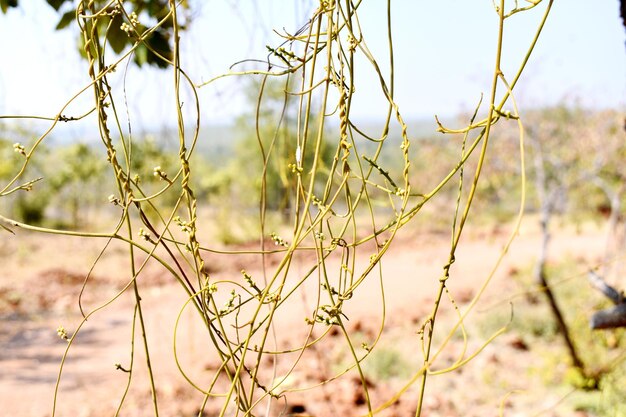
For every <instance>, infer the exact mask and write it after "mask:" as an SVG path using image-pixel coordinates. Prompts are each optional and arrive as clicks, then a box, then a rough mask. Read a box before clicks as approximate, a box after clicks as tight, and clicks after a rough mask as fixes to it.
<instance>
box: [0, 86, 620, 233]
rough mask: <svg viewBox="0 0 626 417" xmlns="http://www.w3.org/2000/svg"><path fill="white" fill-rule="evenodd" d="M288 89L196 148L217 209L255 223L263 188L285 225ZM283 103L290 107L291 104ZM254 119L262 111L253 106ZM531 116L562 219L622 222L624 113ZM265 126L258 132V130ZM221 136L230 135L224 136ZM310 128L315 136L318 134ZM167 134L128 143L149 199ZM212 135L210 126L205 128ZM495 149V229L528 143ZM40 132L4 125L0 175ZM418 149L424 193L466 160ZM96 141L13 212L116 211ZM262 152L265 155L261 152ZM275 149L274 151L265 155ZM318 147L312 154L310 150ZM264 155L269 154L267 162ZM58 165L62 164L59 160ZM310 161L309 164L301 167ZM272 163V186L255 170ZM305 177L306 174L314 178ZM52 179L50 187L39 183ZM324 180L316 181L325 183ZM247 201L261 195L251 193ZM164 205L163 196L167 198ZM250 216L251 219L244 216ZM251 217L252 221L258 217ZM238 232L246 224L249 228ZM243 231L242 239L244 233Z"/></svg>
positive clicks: (68, 219)
mask: <svg viewBox="0 0 626 417" xmlns="http://www.w3.org/2000/svg"><path fill="white" fill-rule="evenodd" d="M285 89H286V88H285V85H284V84H282V85H281V84H279V83H277V82H275V83H274V84H272V83H270V84H268V85H266V86H265V93H264V95H263V96H262V97H261V98H260V100H259V98H258V97H255V96H256V95H258V91H259V90H258V85H255V84H252V85H251V86H250V88H249V89H248V91H249V94H250V96H251V100H250V101H249V102H252V103H262V108H263V109H264V111H263V112H261V113H260V117H259V126H258V128H257V126H250V125H246V124H245V123H244V120H249V117H244V116H242V118H241V119H239V120H238V121H237V123H236V124H235V125H234V126H232V127H231V128H230V129H227V132H228V131H230V135H229V136H230V137H233V138H236V140H234V141H229V140H225V139H224V138H222V137H209V136H207V137H203V138H201V142H202V141H210V142H211V143H215V142H225V143H226V145H222V146H224V147H225V149H224V150H223V152H220V153H219V154H216V155H214V154H212V153H210V152H205V151H204V150H202V149H200V150H199V152H197V153H195V154H194V157H193V159H192V164H193V166H194V175H193V176H192V178H191V181H192V183H193V186H194V189H195V190H196V193H197V196H198V198H199V199H201V200H203V201H206V202H207V203H208V206H209V207H210V208H211V209H212V210H213V209H214V210H216V215H217V217H218V218H219V217H220V214H219V210H222V211H224V210H226V213H222V217H223V215H226V214H228V213H229V212H231V211H232V210H237V212H238V213H239V214H240V215H243V217H240V218H244V219H245V217H246V216H249V217H250V218H251V219H252V218H256V217H258V215H259V204H260V203H259V202H260V199H261V195H262V188H263V187H265V190H266V195H267V197H266V200H265V202H264V204H265V208H266V209H267V211H268V215H269V216H270V217H272V216H273V218H274V219H275V222H277V223H280V219H281V218H282V216H281V213H285V212H288V211H289V210H290V208H291V207H292V204H293V199H294V198H296V192H295V190H296V184H295V183H294V182H295V181H296V178H297V177H296V176H295V175H292V173H291V171H290V170H292V169H293V166H294V164H295V162H296V153H297V149H296V140H295V136H296V132H293V131H291V130H290V129H289V128H287V127H286V126H292V125H294V123H292V122H289V123H287V120H288V119H289V118H292V117H295V116H294V113H295V111H296V110H297V109H295V104H296V103H295V101H294V102H293V103H291V102H289V98H288V97H287V96H286V94H285ZM283 107H284V110H283ZM246 112H247V113H246V115H247V116H249V115H250V114H251V113H254V112H256V106H251V107H250V108H249V109H247V111H246ZM525 123H526V125H527V126H529V128H528V129H527V137H528V138H529V139H528V140H529V141H530V138H533V139H532V140H535V141H538V142H540V143H541V144H542V147H543V151H544V153H545V154H546V155H547V159H548V160H549V162H550V164H551V165H550V166H549V167H548V168H547V169H548V171H549V174H548V175H549V178H548V179H546V181H549V183H547V184H548V187H552V189H558V190H560V192H559V193H558V195H556V197H555V199H554V201H553V202H551V204H552V205H553V207H552V209H553V210H554V211H555V214H556V215H558V216H559V218H564V219H566V221H571V222H574V223H584V222H586V221H593V222H596V223H597V224H604V223H605V222H606V220H607V219H609V218H610V217H611V215H612V214H613V218H614V223H615V224H612V225H611V227H612V228H613V229H616V230H617V229H618V227H619V225H620V224H622V222H623V217H624V216H623V207H624V204H625V203H626V202H625V201H624V200H625V199H626V192H625V191H626V190H625V188H626V187H625V186H624V184H625V181H624V178H625V177H626V168H624V164H623V161H624V160H625V159H626V139H625V138H624V131H623V130H622V129H621V123H622V120H621V116H620V114H619V113H618V112H616V111H608V110H607V111H602V112H597V111H588V110H585V109H581V108H568V107H565V106H558V107H555V108H549V109H540V110H536V111H533V112H530V113H529V114H528V115H527V117H526V119H525ZM328 129H329V132H326V133H325V137H329V138H332V137H333V133H332V129H333V127H330V128H328ZM257 132H258V133H257ZM220 134H221V135H223V134H224V133H223V132H222V133H220ZM313 134H314V132H313ZM168 135H170V134H169V133H168V132H161V133H155V132H152V133H147V134H145V135H143V137H140V138H139V139H140V140H136V141H135V142H134V144H133V147H132V166H131V168H130V170H131V175H130V177H131V178H133V177H134V178H135V179H136V180H137V181H139V184H140V187H141V189H142V190H143V192H144V194H145V195H152V194H154V193H157V192H159V190H161V189H162V188H163V186H164V183H163V180H162V179H161V178H159V177H158V176H155V175H154V168H155V167H160V169H161V171H162V172H164V173H165V174H166V175H167V176H168V178H173V177H174V176H175V175H176V171H175V170H176V169H177V168H176V166H177V165H176V155H175V153H174V152H172V149H170V148H171V145H169V143H170V140H169V138H168ZM209 135H210V132H209ZM495 135H496V136H494V138H495V140H494V141H493V142H492V143H491V145H490V146H492V147H493V148H494V149H493V150H492V152H491V154H490V155H491V157H490V159H487V161H486V165H485V168H484V174H483V177H482V178H483V180H482V182H481V183H479V186H480V188H481V189H480V193H479V196H480V198H479V199H477V201H476V203H475V204H476V206H475V211H474V214H473V216H475V219H476V220H475V221H477V222H478V223H483V224H491V225H496V226H497V224H500V223H506V222H509V221H511V220H512V219H513V218H514V216H515V215H516V214H517V210H518V207H517V204H518V203H517V202H518V201H519V193H520V190H519V185H520V176H521V172H520V168H519V159H520V150H519V142H518V137H517V130H516V126H514V125H513V124H512V123H511V124H508V125H507V124H503V125H502V126H498V128H497V129H496V131H495ZM34 136H35V135H33V132H30V131H29V130H27V129H23V128H16V127H14V126H8V125H0V156H1V157H2V160H3V164H1V165H0V180H1V181H2V182H3V183H6V182H7V181H8V180H11V179H12V178H13V177H14V176H15V175H16V174H17V172H18V171H19V169H20V168H21V165H22V162H23V158H22V157H21V155H19V154H18V153H17V152H15V151H14V148H13V144H14V143H23V144H25V145H26V146H28V140H29V138H32V137H34ZM418 139H419V140H418V142H417V146H415V147H414V148H413V152H415V156H414V157H413V160H414V161H415V163H414V164H413V166H412V167H411V168H412V171H411V182H412V184H414V185H413V189H414V190H417V192H420V191H422V190H428V189H431V188H432V187H433V186H434V185H435V184H434V181H437V179H439V178H441V177H442V176H444V175H445V174H447V173H448V172H449V171H450V170H452V169H453V168H454V165H455V164H456V161H457V160H458V159H459V157H460V156H459V155H456V154H455V148H456V147H457V144H456V143H455V142H454V139H452V140H451V139H450V138H449V136H445V137H444V136H440V135H438V134H437V133H435V132H433V133H432V135H430V136H424V137H421V138H418ZM388 140H389V141H390V142H392V143H393V142H397V143H398V144H399V143H400V138H399V136H397V135H394V134H393V132H391V134H390V137H389V138H388ZM95 143H96V142H95V141H94V140H92V139H90V138H85V140H84V141H82V142H80V143H65V144H57V145H52V146H47V147H44V148H43V149H42V151H41V153H40V154H39V157H38V158H35V159H33V160H32V161H31V162H30V164H29V165H28V168H27V171H26V176H25V177H24V178H28V179H29V180H33V179H36V178H39V177H42V178H43V179H42V180H41V181H40V182H38V183H35V184H34V185H33V190H32V191H29V192H19V193H13V194H11V195H10V196H8V198H6V199H4V200H3V201H5V204H8V206H9V207H8V208H9V211H8V213H9V214H10V215H13V216H14V217H15V218H16V219H17V220H22V221H25V222H27V223H32V224H44V223H46V222H47V223H49V224H55V225H64V224H65V225H68V226H80V227H86V226H88V225H87V224H86V223H88V220H89V219H90V218H93V219H98V218H100V217H102V216H106V215H107V210H110V208H109V207H107V205H106V204H104V205H103V204H101V203H102V202H103V201H104V202H105V201H106V199H107V196H108V195H109V194H111V193H113V192H114V184H113V182H112V180H111V179H110V176H108V175H107V168H106V155H105V154H103V153H101V151H100V150H99V149H98V148H97V147H96V146H95ZM394 148H395V147H394V146H389V147H387V148H386V150H383V154H381V156H380V158H379V163H380V165H381V166H385V168H386V169H389V175H390V176H391V177H392V178H393V177H394V176H395V175H399V171H400V167H393V166H389V165H388V164H386V162H385V161H387V160H392V155H387V154H386V153H390V152H394ZM335 149H336V148H335V146H334V145H333V144H332V143H329V141H325V142H324V143H323V145H322V149H321V163H322V167H321V169H322V170H323V169H327V168H328V167H329V166H330V165H331V164H332V163H333V160H334V159H335V158H337V157H338V156H337V155H336V154H335ZM259 150H261V151H262V152H259ZM270 153H271V154H272V157H271V158H270V157H269V156H268V155H269V154H270ZM536 153H537V150H536V148H534V147H533V146H530V145H529V144H528V143H527V144H526V145H525V154H526V155H525V158H526V160H527V175H528V176H529V181H528V190H527V193H528V195H529V198H528V199H527V203H526V212H527V213H536V212H538V211H539V210H540V209H541V201H540V200H539V193H538V189H537V182H536V181H535V180H536V178H537V169H536V167H535V166H534V165H533V163H532V158H534V157H535V155H536ZM308 154H310V152H308V153H306V155H308ZM262 155H265V156H266V157H265V160H264V158H263V157H262ZM50 161H54V162H53V163H51V162H50ZM474 163H475V161H474V160H472V159H470V160H469V161H468V165H467V167H468V168H467V169H468V170H471V169H472V164H474ZM304 165H305V166H310V165H308V164H304ZM264 169H265V171H266V173H267V175H266V176H265V184H263V182H262V181H263V180H262V178H263V177H262V176H259V175H257V173H259V172H262V171H263V170H264ZM307 174H308V173H302V176H303V177H304V178H305V179H306V176H307ZM43 184H46V186H43ZM322 185H323V184H320V187H321V186H322ZM178 191H179V190H177V187H176V186H174V187H172V188H171V189H169V190H168V191H167V192H165V193H164V194H163V195H162V196H161V197H160V198H161V200H162V203H163V204H165V205H166V206H173V205H174V203H175V201H176V198H177V196H178ZM456 193H457V188H456V186H455V185H454V184H450V185H449V186H446V187H445V188H444V189H443V190H442V192H441V193H440V194H439V195H438V196H437V197H436V198H435V200H434V201H433V204H432V205H431V206H429V207H426V208H425V209H424V210H425V213H424V215H425V217H426V218H428V222H427V223H428V224H429V225H430V226H432V227H435V228H436V225H437V224H439V223H440V224H442V225H445V224H446V221H447V220H448V218H449V216H450V214H451V213H452V211H451V210H452V207H453V205H454V204H453V202H454V200H455V199H456ZM371 194H372V195H371V198H372V199H373V200H374V201H375V200H376V199H378V200H379V201H380V202H381V204H380V206H383V204H382V203H384V202H385V201H383V200H382V199H387V198H388V197H387V196H386V194H385V193H384V192H380V193H378V194H377V193H376V192H375V191H374V192H372V193H371ZM250 196H255V198H251V197H250ZM161 200H160V201H161ZM244 223H245V221H244ZM253 223H254V222H253V221H250V224H253ZM242 229H246V227H245V226H243V227H242ZM228 234H229V233H228V232H227V231H224V236H223V237H224V240H225V241H228V242H231V243H233V242H238V241H242V240H246V239H251V238H253V237H254V236H258V234H256V233H254V232H250V233H239V232H234V234H233V233H231V235H232V236H228ZM235 235H238V236H237V237H236V236H235Z"/></svg>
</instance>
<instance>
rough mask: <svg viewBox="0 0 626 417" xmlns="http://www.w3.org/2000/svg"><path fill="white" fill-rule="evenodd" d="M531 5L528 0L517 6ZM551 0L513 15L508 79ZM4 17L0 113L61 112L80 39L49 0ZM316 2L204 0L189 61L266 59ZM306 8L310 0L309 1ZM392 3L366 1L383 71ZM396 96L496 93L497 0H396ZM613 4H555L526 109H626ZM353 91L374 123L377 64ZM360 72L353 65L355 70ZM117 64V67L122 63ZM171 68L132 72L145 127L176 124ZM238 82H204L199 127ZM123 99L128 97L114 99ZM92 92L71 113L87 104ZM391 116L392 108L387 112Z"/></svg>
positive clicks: (532, 71)
mask: <svg viewBox="0 0 626 417" xmlns="http://www.w3.org/2000/svg"><path fill="white" fill-rule="evenodd" d="M521 3H523V1H522V0H520V4H521ZM545 3H547V0H544V4H542V5H540V6H539V7H537V8H535V9H534V10H532V11H531V12H529V13H521V14H518V15H516V16H514V17H513V18H511V19H509V20H508V25H509V26H507V27H506V29H505V54H504V62H503V70H504V72H505V75H507V76H508V77H509V78H512V77H513V75H514V70H515V69H516V68H517V65H518V63H519V61H520V60H521V59H522V57H523V56H524V51H525V50H526V48H527V46H528V44H529V43H530V41H531V39H532V36H533V35H534V32H535V28H536V26H537V23H538V21H539V19H540V17H541V15H542V12H543V10H544V7H545ZM20 4H21V6H20V8H19V9H17V10H15V9H12V10H10V12H9V13H8V14H7V15H0V39H2V42H1V44H0V45H1V46H0V53H1V58H0V115H7V114H21V115H24V114H37V115H46V116H53V115H55V114H56V113H58V112H59V110H60V108H61V106H62V105H63V104H64V103H65V102H66V101H67V100H68V99H70V98H71V97H72V95H73V94H74V93H75V92H77V91H78V90H79V89H80V88H81V87H82V86H84V85H85V84H86V82H87V81H88V78H87V73H86V63H85V62H84V61H82V60H81V58H80V57H79V54H78V51H77V45H76V42H75V40H76V30H75V29H74V30H63V31H55V30H54V26H55V25H56V22H57V20H58V16H57V15H56V14H55V13H54V11H53V10H52V9H51V8H50V7H49V6H48V5H47V4H46V3H45V1H44V0H22V1H21V2H20ZM311 4H312V2H311V1H286V0H282V1H281V0H264V1H253V0H239V1H236V0H208V1H206V2H204V3H203V5H202V7H200V8H198V9H197V16H196V19H195V20H194V22H193V24H192V27H191V30H190V31H189V32H187V33H183V41H184V49H183V60H184V61H183V63H184V65H185V66H186V68H187V70H188V72H189V73H190V74H191V76H192V77H193V78H194V79H195V81H197V82H200V81H202V80H207V79H210V78H212V77H214V76H215V75H218V74H220V73H224V72H227V71H228V68H229V66H230V65H231V64H233V63H235V62H237V61H240V60H243V59H246V58H257V59H265V57H266V55H267V53H266V49H265V45H267V44H270V45H277V44H278V41H277V40H278V38H277V37H276V36H272V34H271V31H270V28H276V29H278V30H280V29H281V28H283V27H285V28H286V29H287V30H288V31H290V32H294V31H295V29H297V28H298V27H299V26H300V25H302V24H303V23H304V22H306V19H307V17H308V13H309V12H310V10H311V6H310V5H311ZM307 5H308V6H307ZM385 6H386V2H385V1H382V0H364V1H363V3H362V6H361V8H360V9H359V10H360V14H359V16H360V19H361V24H362V26H363V32H364V34H365V41H366V42H367V44H368V45H369V48H370V49H371V50H372V52H373V53H374V55H375V56H377V58H378V60H379V62H380V63H381V66H382V67H383V69H385V68H386V67H387V65H386V63H387V53H388V51H387V46H386V45H387V43H386V42H387V40H386V34H385V29H386V25H385V19H386V12H385ZM392 7H393V9H392V10H393V12H392V13H393V15H392V19H393V23H394V32H393V35H394V51H395V62H396V64H395V66H396V86H397V87H396V88H397V90H396V100H397V102H398V104H399V105H400V109H401V111H402V113H403V115H404V117H405V119H410V118H429V117H433V115H434V114H439V115H448V116H451V115H454V114H456V113H458V112H461V111H469V110H470V109H471V108H473V106H474V104H475V103H476V102H477V100H478V98H479V97H480V94H481V92H484V93H488V91H489V86H490V80H491V76H492V75H491V74H492V72H493V66H494V64H493V62H494V55H495V47H496V42H495V41H496V29H497V16H496V14H495V12H494V10H493V6H492V1H491V0H440V1H428V2H427V1H421V0H420V1H415V0H394V1H393V2H392ZM618 14H619V13H618V1H617V0H597V1H588V0H556V1H555V5H554V7H553V11H552V14H551V16H550V17H549V19H548V22H547V24H546V27H545V30H544V32H543V33H542V36H541V38H540V41H539V44H538V47H537V49H536V50H535V53H534V55H533V57H532V58H531V61H530V63H529V65H528V67H527V69H526V72H525V75H524V76H523V78H522V79H521V81H520V84H519V85H518V88H516V96H517V98H518V100H519V102H520V104H521V106H522V108H528V109H529V108H533V107H536V106H543V105H549V104H555V103H560V102H565V103H571V104H574V103H580V104H582V105H585V106H590V107H599V108H606V107H612V108H621V109H623V108H625V107H626V46H625V41H626V32H625V30H624V28H623V27H622V25H621V21H620V19H619V16H618ZM357 64H358V65H363V66H361V67H358V68H363V70H362V71H363V73H364V74H370V75H364V76H363V78H362V79H361V80H358V81H360V84H359V86H358V87H357V88H358V91H357V92H356V95H355V99H354V102H355V105H354V108H353V116H354V117H356V118H361V119H375V118H377V117H378V115H380V114H381V110H382V109H384V108H385V107H384V103H383V101H382V97H381V95H380V92H379V89H378V88H377V86H376V83H375V82H373V79H371V78H370V79H368V78H367V77H371V74H372V72H371V71H370V70H369V68H365V66H364V64H363V63H362V62H360V61H357ZM358 68H357V70H358ZM118 71H119V70H118ZM171 84H172V73H171V71H158V70H155V69H145V68H143V69H141V70H137V69H132V70H131V71H130V72H129V74H128V77H127V80H126V88H127V97H128V100H129V112H130V114H131V120H132V121H133V123H134V124H137V125H139V128H145V129H151V128H160V127H163V125H164V124H168V123H172V122H173V119H172V118H173V117H174V116H173V115H174V112H173V111H172V109H173V106H174V105H175V104H174V100H173V98H172V95H171V94H170V93H169V92H168V91H169V90H168V89H167V88H164V87H163V86H171ZM242 86H243V83H242V80H241V79H236V78H229V79H225V80H220V81H218V82H216V83H215V84H213V85H211V86H209V87H205V88H203V89H200V90H199V93H200V96H201V100H202V102H201V106H202V109H203V110H202V111H203V114H202V120H203V123H215V122H218V123H219V122H227V121H229V120H232V118H233V117H234V116H236V115H237V114H238V113H240V112H241V111H242V109H243V108H244V107H245V104H244V103H243V101H242V98H241V94H240V93H238V91H240V90H241V88H242ZM118 100H120V98H118ZM90 104H91V93H90V92H88V93H87V94H84V97H83V98H81V99H79V100H77V102H76V104H75V105H74V106H73V107H72V108H71V109H70V110H69V111H66V112H64V113H66V114H70V115H76V114H79V113H80V112H82V111H84V110H87V109H88V108H89V106H90ZM382 113H384V112H382Z"/></svg>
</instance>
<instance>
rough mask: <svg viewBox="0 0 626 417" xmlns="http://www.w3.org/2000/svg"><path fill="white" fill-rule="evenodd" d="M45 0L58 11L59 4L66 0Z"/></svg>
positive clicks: (61, 4)
mask: <svg viewBox="0 0 626 417" xmlns="http://www.w3.org/2000/svg"><path fill="white" fill-rule="evenodd" d="M46 1H47V2H48V4H49V5H50V7H52V8H53V9H54V10H56V11H57V12H58V11H59V9H60V8H61V6H63V3H65V2H66V1H68V0H46ZM70 1H71V0H70Z"/></svg>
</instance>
